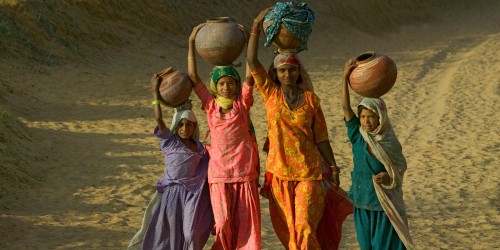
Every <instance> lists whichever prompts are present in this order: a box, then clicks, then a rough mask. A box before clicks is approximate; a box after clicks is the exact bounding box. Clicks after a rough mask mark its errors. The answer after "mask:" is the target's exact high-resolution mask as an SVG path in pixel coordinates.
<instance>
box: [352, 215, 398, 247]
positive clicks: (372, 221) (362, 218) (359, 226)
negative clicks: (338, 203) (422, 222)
mask: <svg viewBox="0 0 500 250" xmlns="http://www.w3.org/2000/svg"><path fill="white" fill-rule="evenodd" d="M353 215H354V226H355V228H356V236H357V238H358V242H359V247H360V249H361V250H372V249H373V250H385V249H387V250H401V249H406V247H405V245H404V244H403V242H402V241H401V239H399V236H398V234H397V233H396V230H394V228H393V227H392V224H391V221H390V220H389V218H388V217H387V215H386V214H385V212H384V211H371V210H366V209H362V208H357V207H355V208H354V213H353Z"/></svg>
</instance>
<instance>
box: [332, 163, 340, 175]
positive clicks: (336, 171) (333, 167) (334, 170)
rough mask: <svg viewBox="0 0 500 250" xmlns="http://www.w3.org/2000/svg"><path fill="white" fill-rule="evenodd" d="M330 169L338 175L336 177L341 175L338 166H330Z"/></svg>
mask: <svg viewBox="0 0 500 250" xmlns="http://www.w3.org/2000/svg"><path fill="white" fill-rule="evenodd" d="M330 168H331V169H332V174H336V175H338V174H340V168H339V167H337V166H335V165H334V166H330Z"/></svg>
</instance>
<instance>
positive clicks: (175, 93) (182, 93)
mask: <svg viewBox="0 0 500 250" xmlns="http://www.w3.org/2000/svg"><path fill="white" fill-rule="evenodd" d="M159 75H160V76H161V77H162V78H163V79H162V82H161V83H160V88H159V91H160V101H161V102H162V103H163V104H165V105H166V106H169V107H172V108H175V107H177V106H179V105H181V104H183V103H184V102H186V101H187V99H189V96H190V95H191V90H192V85H191V79H189V76H188V75H187V74H186V73H184V72H182V71H180V70H176V69H173V68H172V67H169V68H166V69H165V70H163V71H162V72H160V73H159Z"/></svg>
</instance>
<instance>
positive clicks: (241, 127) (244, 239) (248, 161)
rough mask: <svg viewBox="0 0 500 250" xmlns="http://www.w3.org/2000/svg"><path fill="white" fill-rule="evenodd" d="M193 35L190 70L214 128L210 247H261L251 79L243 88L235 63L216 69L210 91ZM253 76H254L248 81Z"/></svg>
mask: <svg viewBox="0 0 500 250" xmlns="http://www.w3.org/2000/svg"><path fill="white" fill-rule="evenodd" d="M201 27H203V24H201V25H198V26H196V27H195V28H194V29H193V32H192V34H191V36H190V38H189V52H188V53H189V54H188V73H189V77H190V78H191V81H192V83H193V89H194V91H195V93H196V95H197V96H198V97H199V98H200V100H201V103H202V105H203V110H204V111H205V113H206V114H207V122H208V126H209V129H210V145H207V149H208V151H209V154H210V163H209V169H208V182H209V185H210V196H211V201H212V208H213V211H214V217H215V242H214V245H213V246H212V249H227V250H232V249H260V243H261V232H260V228H261V225H260V223H261V222H260V201H259V194H258V178H259V162H258V151H257V144H256V141H255V137H254V135H253V134H252V131H251V128H250V124H251V122H250V114H249V112H250V107H251V106H252V105H253V96H252V91H253V81H249V82H248V81H247V83H244V84H243V86H242V83H241V79H240V76H239V74H238V72H237V71H236V69H235V68H234V67H233V66H232V65H228V66H216V67H215V68H214V69H213V72H212V75H211V78H210V84H209V88H210V91H209V89H208V88H207V86H205V84H204V83H203V82H201V80H200V77H199V76H198V73H197V69H196V60H195V52H194V51H195V48H194V43H195V37H196V34H197V32H198V31H199V29H200V28H201ZM249 80H250V79H249Z"/></svg>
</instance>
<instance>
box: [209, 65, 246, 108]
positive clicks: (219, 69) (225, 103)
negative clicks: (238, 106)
mask: <svg viewBox="0 0 500 250" xmlns="http://www.w3.org/2000/svg"><path fill="white" fill-rule="evenodd" d="M223 76H230V77H232V78H234V79H235V80H236V84H237V85H238V86H237V88H236V94H237V95H238V94H239V93H240V92H241V78H240V74H239V73H238V71H236V69H235V68H234V67H233V66H232V65H231V66H215V67H214V69H213V70H212V75H211V77H210V91H211V92H212V94H213V95H215V102H217V104H219V106H221V107H222V108H224V109H230V108H231V107H232V106H233V101H234V99H230V98H226V97H223V96H221V95H219V92H218V91H217V81H218V80H219V78H221V77H223Z"/></svg>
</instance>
